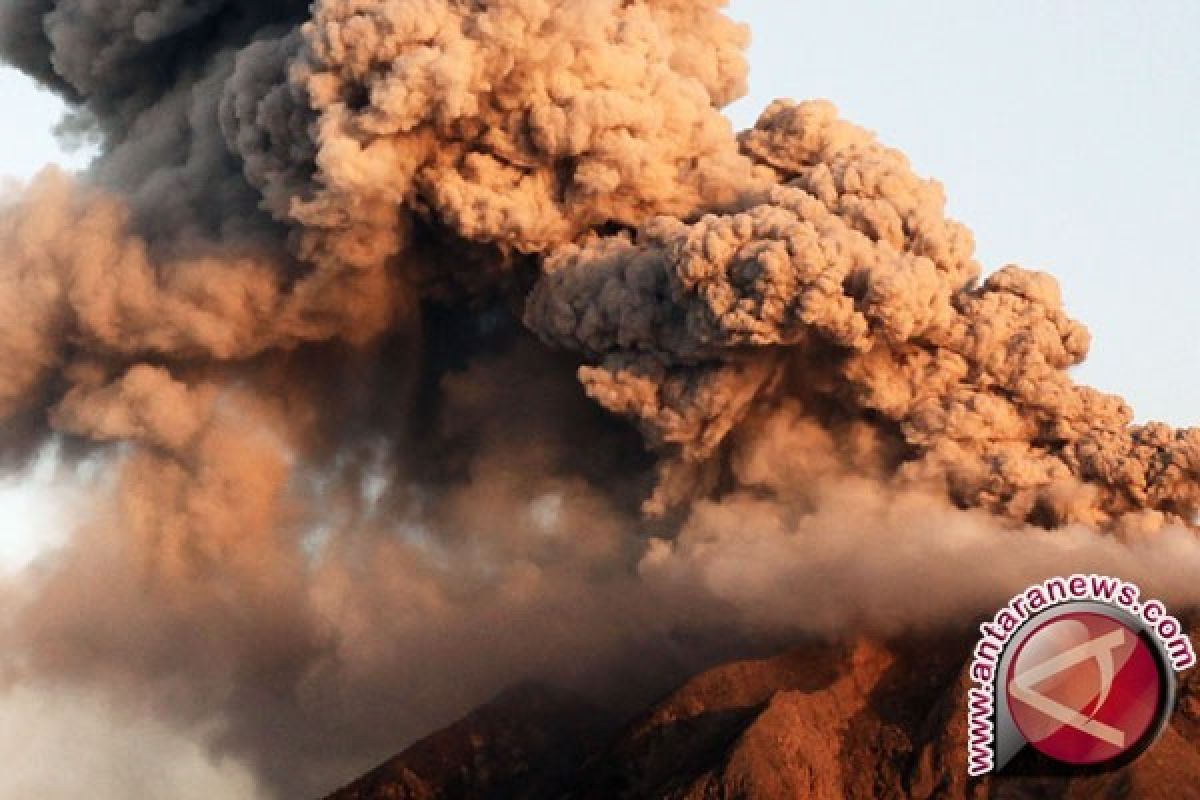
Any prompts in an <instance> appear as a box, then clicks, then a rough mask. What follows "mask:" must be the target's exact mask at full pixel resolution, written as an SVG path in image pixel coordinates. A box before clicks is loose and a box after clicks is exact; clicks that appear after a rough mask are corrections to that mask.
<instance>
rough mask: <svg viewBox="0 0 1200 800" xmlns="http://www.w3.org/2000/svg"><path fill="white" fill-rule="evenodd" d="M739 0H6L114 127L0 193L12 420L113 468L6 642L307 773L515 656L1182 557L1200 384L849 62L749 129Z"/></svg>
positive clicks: (1182, 568) (52, 75)
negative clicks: (891, 131) (928, 175)
mask: <svg viewBox="0 0 1200 800" xmlns="http://www.w3.org/2000/svg"><path fill="white" fill-rule="evenodd" d="M722 5H723V3H720V2H682V1H674V0H653V1H652V0H641V1H640V2H639V1H634V2H617V1H616V0H586V1H585V0H568V1H567V2H562V3H548V2H540V1H539V0H496V1H495V2H489V3H482V2H476V1H473V0H388V1H387V2H385V1H384V0H354V2H351V1H350V0H341V1H337V0H318V2H316V3H314V4H313V5H312V7H311V9H310V8H309V4H308V2H307V0H304V2H301V1H300V0H293V1H291V2H276V3H269V4H268V3H252V2H235V0H206V2H202V3H187V4H184V3H178V2H165V1H163V0H122V2H119V3H115V4H107V5H106V7H105V8H103V9H100V8H99V7H98V6H97V4H95V3H92V2H89V1H88V0H21V1H20V2H15V3H10V4H8V5H7V6H5V8H4V9H3V10H2V11H0V53H3V54H4V56H5V57H6V58H7V59H8V60H9V61H11V63H13V64H15V65H16V66H18V67H20V68H21V69H23V70H25V71H26V72H27V73H28V74H29V75H31V76H33V77H34V78H36V79H37V80H39V81H41V82H43V83H44V84H45V85H47V86H49V87H51V88H53V89H55V90H56V91H58V92H59V93H60V94H61V95H62V96H63V97H64V98H65V99H67V100H68V102H69V103H70V104H71V105H72V108H73V116H72V118H71V120H70V121H69V124H70V126H71V127H73V128H74V129H75V130H77V131H83V132H86V133H88V134H89V135H92V136H94V137H96V138H97V139H98V140H99V141H100V143H101V149H102V153H101V156H100V157H99V159H98V160H97V162H96V163H95V164H94V165H93V166H92V167H91V168H90V169H89V170H88V171H87V172H86V173H85V174H84V175H82V176H79V177H77V178H71V177H68V176H64V175H61V174H57V173H53V172H50V173H46V174H44V175H42V176H41V177H39V178H38V179H36V180H35V181H34V182H33V184H32V185H31V186H29V187H26V188H25V189H24V190H21V191H16V192H13V193H10V194H9V195H8V196H6V197H5V198H4V199H3V201H2V203H0V205H2V208H0V419H3V428H0V463H3V464H4V465H5V466H6V468H7V469H9V470H10V471H12V472H13V473H14V474H15V473H18V472H19V471H20V470H21V468H22V467H23V465H25V464H26V463H28V461H29V459H30V458H32V457H33V456H34V455H35V454H37V453H38V452H39V451H41V450H43V449H44V448H45V447H47V446H49V445H48V443H54V446H55V447H57V448H59V451H60V452H61V453H62V464H61V470H62V472H63V481H64V483H79V482H82V483H84V484H85V486H86V487H87V488H88V489H89V490H90V491H92V492H93V493H94V497H95V500H94V503H93V508H92V513H90V514H89V515H88V516H87V517H86V518H84V519H80V520H79V524H78V530H77V532H76V533H75V534H74V535H73V536H72V537H71V539H70V541H69V543H68V544H67V545H66V546H64V547H63V548H62V549H61V550H58V551H55V552H52V553H48V554H46V555H45V556H44V557H43V558H42V559H41V560H39V561H38V562H37V563H35V564H34V565H32V566H31V567H30V568H29V569H27V570H25V571H24V572H22V573H21V574H20V575H18V576H15V577H13V578H12V579H8V580H5V581H4V582H3V583H0V600H2V601H3V603H4V608H5V612H6V613H5V614H4V622H3V623H2V625H0V644H2V645H3V652H4V653H5V655H4V657H3V659H2V660H0V675H3V676H4V678H5V679H6V681H7V683H8V685H10V686H14V687H20V688H18V689H15V690H14V691H18V692H31V691H45V690H47V688H48V687H55V686H60V685H67V686H71V687H74V688H73V690H78V691H81V692H86V693H88V696H89V697H92V696H97V697H102V698H107V700H108V701H109V702H112V703H115V704H116V705H117V706H118V707H119V708H121V709H122V710H123V711H122V713H123V714H126V715H128V714H133V715H135V716H138V715H140V716H145V717H150V718H153V719H155V720H156V721H157V723H156V724H159V725H166V726H169V727H172V728H174V729H177V730H179V731H183V732H185V733H187V734H188V735H189V736H193V737H194V738H197V739H198V740H199V741H201V742H203V744H204V745H205V746H208V747H210V748H212V750H213V752H216V753H223V754H227V755H229V756H232V757H233V758H235V759H236V760H237V761H238V762H239V763H241V764H244V765H246V766H248V767H249V768H250V769H251V770H252V771H253V773H254V775H255V776H256V778H257V779H258V781H259V782H261V784H262V786H263V791H264V792H265V793H267V794H270V795H274V796H281V797H293V796H302V795H313V794H316V793H318V792H319V791H321V790H323V789H327V788H329V787H331V786H333V785H334V784H336V783H337V782H338V781H339V780H342V779H344V778H346V777H348V776H350V775H353V774H355V773H356V772H357V771H358V770H360V769H361V768H362V767H364V766H366V765H367V764H369V763H370V762H371V761H372V760H373V759H376V758H378V757H381V756H384V755H386V754H387V753H389V752H391V751H394V750H395V749H396V748H397V747H399V746H400V745H402V744H403V743H404V741H405V740H406V739H409V738H411V737H414V736H417V735H419V734H421V733H423V732H425V731H426V730H428V729H429V728H432V727H434V726H436V725H438V724H440V723H442V722H444V721H446V720H447V718H449V717H451V716H453V715H454V714H455V713H457V712H460V711H464V710H466V709H467V708H468V707H469V706H471V705H473V704H475V703H477V702H479V701H481V700H483V699H485V698H486V697H487V696H488V695H490V694H492V693H494V692H495V691H498V690H500V689H502V688H504V686H505V685H506V684H509V683H512V682H513V681H516V680H519V679H522V678H527V677H540V678H544V679H551V680H556V681H560V682H565V683H570V684H573V685H576V686H580V687H583V688H585V689H587V690H588V691H592V692H594V693H597V694H598V695H601V696H603V697H604V698H606V699H607V700H608V701H610V702H612V703H614V704H616V705H617V706H619V705H620V704H621V703H622V702H636V700H637V699H638V698H639V697H640V696H643V695H645V694H646V693H650V692H655V691H658V690H659V689H661V688H662V686H663V685H664V684H665V683H669V682H670V681H671V680H672V679H673V678H675V677H676V676H678V675H681V674H683V673H686V672H688V671H691V670H694V669H696V668H698V667H699V666H701V665H703V664H704V663H705V662H708V661H711V660H714V659H717V658H722V657H727V656H730V655H734V654H738V653H744V652H748V651H751V650H753V649H755V648H758V647H767V646H772V645H777V644H779V643H781V642H784V641H789V640H792V639H794V638H795V637H797V636H804V635H822V636H836V635H842V634H845V633H847V632H848V631H851V630H861V629H867V630H874V631H882V632H888V633H892V632H898V631H903V630H906V629H908V628H912V627H922V626H930V625H943V624H961V623H962V622H963V621H964V620H965V619H967V618H969V617H970V615H972V614H976V613H982V612H985V611H986V610H987V608H988V606H989V605H990V604H994V603H996V602H998V601H999V600H1001V599H1002V596H1003V595H1004V593H1005V592H1008V591H1011V590H1015V589H1018V588H1021V586H1022V585H1023V584H1024V583H1026V582H1031V581H1033V580H1038V579H1041V578H1043V577H1045V575H1046V574H1047V573H1049V572H1060V571H1073V570H1076V569H1099V570H1103V571H1108V572H1115V573H1119V574H1121V575H1123V576H1125V577H1129V578H1133V579H1137V580H1140V581H1142V582H1143V583H1144V584H1145V587H1146V589H1147V591H1157V592H1160V593H1163V594H1166V595H1167V596H1168V597H1169V598H1171V599H1173V600H1176V601H1179V602H1188V603H1193V602H1196V601H1197V600H1198V599H1200V598H1197V597H1196V596H1195V590H1194V589H1193V588H1192V583H1191V581H1190V580H1189V576H1190V575H1194V574H1195V571H1196V569H1197V567H1198V566H1200V548H1198V547H1197V546H1196V544H1195V541H1194V537H1193V534H1192V532H1191V530H1190V529H1189V528H1188V527H1187V525H1188V524H1189V523H1191V522H1192V521H1193V520H1194V517H1195V514H1196V510H1197V504H1198V503H1200V433H1198V432H1196V431H1180V432H1177V431H1173V430H1171V429H1169V428H1167V427H1165V426H1162V425H1149V426H1132V425H1131V415H1130V412H1129V410H1128V409H1127V408H1126V407H1125V405H1124V404H1123V403H1122V402H1121V401H1120V399H1119V398H1115V397H1111V396H1107V395H1103V394H1100V393H1098V392H1096V391H1094V390H1091V389H1088V388H1086V387H1080V386H1077V385H1075V384H1074V383H1073V382H1072V381H1071V379H1070V378H1069V376H1068V374H1067V369H1068V368H1069V367H1070V366H1072V365H1074V364H1077V363H1079V361H1080V360H1082V359H1083V357H1084V356H1085V354H1086V351H1087V347H1088V335H1087V332H1086V330H1085V329H1084V328H1083V327H1082V326H1081V325H1080V324H1079V323H1077V322H1075V321H1073V320H1071V319H1070V318H1069V317H1068V316H1066V314H1065V313H1064V311H1063V310H1062V304H1061V300H1060V297H1059V293H1058V288H1057V286H1056V284H1055V283H1054V281H1053V279H1052V278H1051V277H1049V276H1048V275H1044V274H1040V273H1031V272H1027V271H1024V270H1021V269H1019V268H1016V267H1005V268H1004V269H1002V270H1000V271H998V272H995V273H993V274H992V275H991V276H990V277H988V278H987V279H986V280H984V281H983V282H982V283H979V278H980V276H981V268H980V266H979V265H978V264H977V263H976V262H975V261H974V258H973V255H972V251H973V244H972V240H971V236H970V234H969V232H968V231H967V230H966V229H965V228H964V227H963V226H962V225H960V224H958V223H956V222H953V221H951V220H947V219H946V218H945V216H944V212H943V196H942V190H941V188H940V186H938V185H937V184H936V183H934V182H931V181H926V180H923V179H920V178H918V177H917V176H915V175H914V174H913V173H912V171H911V169H910V168H909V165H908V163H907V161H906V160H905V159H904V157H903V156H902V155H901V154H899V153H897V152H896V151H894V150H889V149H887V148H885V147H883V146H882V145H880V144H879V143H878V142H877V141H876V140H875V139H874V137H873V136H871V135H870V134H868V133H866V132H864V131H862V130H861V129H859V128H857V127H855V126H853V125H851V124H849V123H847V122H845V121H842V120H840V119H838V118H837V115H836V113H835V111H834V109H833V107H832V106H831V105H829V104H828V103H824V102H814V103H801V104H792V103H784V102H780V103H777V104H775V105H773V106H772V107H771V108H769V109H768V110H767V111H766V113H765V114H764V115H763V117H762V119H761V120H760V122H759V124H758V125H757V126H756V127H755V129H754V130H752V131H748V132H746V133H744V134H742V135H741V136H740V137H739V136H737V135H735V134H734V132H733V130H732V128H731V127H730V125H729V123H728V121H727V120H726V119H725V118H724V117H723V116H722V114H721V111H720V109H721V108H722V107H723V106H724V105H725V104H727V103H728V102H730V101H731V100H733V99H735V98H736V97H737V96H738V95H739V94H741V92H742V91H743V90H744V84H745V73H746V70H745V63H744V60H743V56H742V50H743V48H744V46H745V44H746V42H747V32H746V31H745V30H744V29H743V28H742V27H741V26H739V25H737V24H735V23H733V22H732V21H730V20H729V19H728V18H726V17H725V16H724V15H723V14H722V13H721V6H722ZM547 345H549V347H547ZM589 397H590V398H591V399H590V400H589V399H588V398H589ZM593 401H594V402H593ZM614 412H615V413H614ZM627 420H628V421H632V422H633V423H634V425H632V426H630V425H628V423H627ZM639 432H640V435H639ZM80 465H82V466H80ZM97 475H99V476H100V477H96V476H97ZM644 511H645V512H649V513H644ZM915 586H920V587H921V591H920V592H916V591H913V589H914V587H915ZM23 702H25V701H23ZM153 768H154V767H153V765H145V764H142V765H133V766H132V767H131V769H132V770H133V772H134V773H138V772H140V771H144V770H146V769H153ZM239 780H240V778H239ZM135 785H136V784H130V786H131V787H132V786H135ZM131 790H132V789H131Z"/></svg>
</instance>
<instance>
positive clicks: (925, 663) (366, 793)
mask: <svg viewBox="0 0 1200 800" xmlns="http://www.w3.org/2000/svg"><path fill="white" fill-rule="evenodd" d="M970 645H971V640H970V636H969V634H968V635H961V636H948V637H940V638H909V639H905V640H903V641H898V642H897V641H892V642H875V641H868V640H861V641H858V642H855V643H853V644H842V645H825V644H814V645H808V646H805V647H801V648H799V649H796V650H793V651H791V652H788V653H785V654H783V655H779V656H776V657H773V658H769V659H763V660H754V661H740V662H734V663H730V664H726V665H724V666H720V667H717V668H715V669H711V670H709V671H706V672H704V673H702V674H700V675H698V676H696V677H694V678H692V679H691V680H689V681H688V682H686V683H685V684H684V685H683V686H681V687H679V688H678V689H677V690H675V691H674V692H672V693H671V694H669V695H668V696H667V697H665V698H663V699H662V700H661V701H660V702H658V703H656V704H655V705H653V706H652V707H651V708H650V709H648V710H647V711H646V712H645V713H644V714H642V715H641V716H640V717H638V718H637V719H635V720H634V721H633V722H631V723H628V724H626V725H625V726H624V727H621V726H614V725H612V724H611V722H610V721H609V720H608V719H606V718H605V715H604V714H603V713H601V712H599V711H598V710H597V709H595V708H594V707H591V706H589V705H588V704H586V703H585V702H584V701H582V700H580V699H578V698H574V697H571V696H568V695H564V694H562V693H560V692H556V691H552V690H549V689H544V688H538V687H533V686H526V687H522V688H521V689H519V690H516V691H513V692H509V693H507V694H505V695H504V696H502V697H500V698H498V699H497V701H495V702H494V703H491V704H489V705H487V706H485V707H483V708H482V709H480V710H478V711H476V712H474V713H472V714H471V715H469V716H467V717H466V718H464V719H463V720H461V721H460V722H458V723H456V724H454V725H452V726H451V727H449V728H447V729H446V730H444V731H442V732H440V733H437V734H435V735H433V736H431V737H429V738H427V739H425V740H423V741H421V742H419V743H417V744H415V745H414V746H412V747H410V748H409V749H408V750H406V751H405V752H403V753H401V754H400V755H398V756H396V757H395V758H393V759H391V760H390V761H388V762H387V763H385V764H384V765H382V766H380V767H379V768H377V769H376V770H374V771H372V772H371V773H369V774H368V775H367V776H365V777H363V778H362V779H360V780H359V781H357V782H355V783H353V784H351V785H350V786H348V787H346V788H345V789H342V790H341V791H339V792H337V793H335V794H333V795H332V796H331V797H330V798H329V800H435V799H436V800H468V799H469V798H524V799H526V800H534V799H537V800H541V799H542V798H546V799H547V800H548V799H549V798H562V799H563V800H567V799H569V800H608V799H609V798H630V799H632V798H671V799H672V800H717V799H722V800H723V799H725V798H729V799H730V800H732V799H734V798H737V799H738V800H773V799H774V798H793V797H795V798H815V799H816V800H825V799H827V798H828V799H830V800H832V799H834V798H894V799H897V800H898V799H899V798H920V799H921V800H926V799H929V800H932V799H933V798H939V799H941V798H946V799H949V798H971V799H972V800H982V798H993V799H995V800H1015V799H1016V798H1068V800H1092V799H1093V798H1105V799H1112V800H1116V799H1117V798H1138V799H1140V798H1148V799H1149V800H1153V799H1154V798H1164V799H1165V798H1185V799H1186V798H1200V680H1197V679H1196V678H1195V677H1194V676H1192V675H1187V676H1185V677H1184V679H1183V680H1182V681H1181V685H1180V692H1179V701H1178V707H1177V709H1176V712H1175V714H1174V715H1173V717H1172V720H1171V724H1170V726H1169V727H1168V729H1167V730H1166V732H1165V733H1164V735H1163V737H1162V738H1161V739H1160V740H1159V742H1158V743H1157V744H1156V745H1155V746H1154V747H1153V748H1151V750H1150V751H1149V752H1148V753H1146V754H1145V755H1144V756H1143V757H1142V758H1140V759H1138V760H1137V761H1135V762H1134V763H1133V764H1131V765H1128V766H1126V767H1124V768H1121V769H1119V770H1116V771H1112V772H1108V773H1102V774H1092V775H1067V774H1065V773H1063V772H1062V771H1061V770H1058V769H1056V768H1055V767H1053V766H1051V765H1049V764H1047V763H1044V762H1040V761H1039V760H1038V759H1037V758H1036V757H1035V756H1031V755H1029V756H1026V755H1023V756H1022V757H1020V758H1019V759H1018V761H1017V762H1016V763H1015V766H1014V769H1012V770H1011V771H1010V772H1009V773H1006V774H1005V775H1003V776H1001V777H997V778H991V779H984V780H976V779H969V778H968V777H967V775H966V769H965V767H966V759H965V753H966V724H965V722H966V710H965V692H966V688H967V682H966V677H965V674H964V672H963V669H962V664H963V654H964V653H967V652H969V649H970Z"/></svg>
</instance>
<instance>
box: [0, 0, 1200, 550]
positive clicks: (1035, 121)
mask: <svg viewBox="0 0 1200 800" xmlns="http://www.w3.org/2000/svg"><path fill="white" fill-rule="evenodd" d="M732 9H733V13H734V14H735V16H738V17H739V18H741V19H745V20H747V21H749V22H750V23H751V24H752V26H753V28H754V31H755V41H754V45H753V48H752V51H751V65H752V72H751V96H750V98H748V99H747V100H744V101H742V102H740V103H738V104H737V105H736V106H734V107H733V108H732V109H731V111H730V113H731V115H732V116H733V118H734V119H735V121H736V122H737V123H738V124H739V125H740V126H746V125H749V124H751V123H752V122H753V119H754V117H755V115H756V114H757V112H758V110H759V109H761V108H762V107H763V106H764V105H765V104H766V103H767V102H769V100H770V99H772V98H774V97H777V96H789V97H795V98H808V97H827V98H830V99H832V100H833V101H834V102H836V103H837V104H838V105H839V106H840V107H841V109H842V111H843V113H844V114H845V115H846V116H847V117H849V118H850V119H853V120H854V121H856V122H858V123H860V124H862V125H865V126H866V127H869V128H871V129H873V130H875V131H876V132H878V133H879V134H880V135H881V137H882V138H883V139H884V140H885V141H886V142H888V143H890V144H892V145H895V146H897V147H900V148H901V149H903V150H905V151H906V152H907V153H908V154H909V156H910V157H911V158H912V160H913V162H914V164H915V165H916V167H917V169H918V170H919V171H920V172H922V173H923V174H927V175H932V176H934V177H937V178H938V179H940V180H941V181H942V182H943V183H944V184H945V185H946V187H947V191H948V194H949V197H950V207H951V211H952V212H953V213H954V214H955V215H956V216H958V217H959V218H960V219H962V220H964V221H965V222H966V223H967V224H968V225H970V227H971V228H972V229H973V230H974V231H975V234H976V238H977V239H978V242H979V250H980V256H981V259H982V261H983V263H984V265H985V268H987V269H988V270H991V269H995V268H997V267H999V266H1001V265H1003V264H1005V263H1009V262H1015V263H1020V264H1022V265H1024V266H1028V267H1034V268H1039V269H1046V270H1049V271H1051V272H1054V273H1055V274H1056V275H1058V277H1059V279H1060V280H1061V281H1062V283H1063V287H1064V293H1065V295H1066V298H1067V304H1068V308H1069V309H1070V310H1071V311H1072V313H1074V314H1075V315H1076V316H1077V317H1079V318H1081V319H1083V320H1084V321H1085V322H1087V323H1088V325H1089V326H1090V327H1091V329H1092V332H1093V334H1094V338H1095V345H1094V348H1093V354H1092V358H1091V359H1090V361H1089V363H1088V364H1087V365H1085V366H1084V367H1083V368H1081V369H1080V370H1079V371H1078V375H1079V377H1080V378H1081V379H1084V380H1086V381H1088V382H1090V383H1092V384H1094V385H1096V386H1099V387H1100V388H1103V389H1107V390H1110V391H1116V392H1119V393H1121V394H1123V395H1125V396H1126V397H1127V398H1128V399H1129V400H1130V401H1131V402H1132V403H1133V405H1134V407H1135V408H1136V410H1137V412H1138V416H1139V417H1140V418H1151V417H1152V418H1160V419H1165V420H1167V421H1170V422H1173V423H1176V424H1188V423H1190V424H1200V402H1198V401H1200V370H1197V365H1198V362H1200V332H1198V331H1197V324H1196V316H1195V300H1194V298H1195V296H1196V294H1197V292H1198V291H1200V277H1197V275H1196V271H1197V267H1198V266H1200V255H1198V253H1197V246H1196V242H1195V240H1194V239H1192V236H1191V234H1192V232H1193V230H1192V229H1193V227H1194V226H1195V225H1196V222H1197V217H1198V216H1200V200H1197V195H1196V193H1195V192H1196V191H1197V189H1198V188H1200V136H1198V135H1197V131H1198V130H1200V47H1197V46H1196V35H1197V32H1200V2H1194V1H1193V0H1156V1H1155V2H1154V3H1134V2H1132V1H1130V2H1117V1H1116V0H1089V2H1086V3H1085V2H1082V0H1075V1H1074V2H1067V0H1057V2H1039V3H1033V2H1022V3H1000V2H972V3H962V2H951V1H950V0H942V1H940V2H921V3H916V2H898V1H893V2H881V1H880V0H876V1H875V2H866V1H865V0H858V1H857V2H838V3H816V2H805V3H799V2H794V1H791V0H775V1H770V0H753V1H752V0H734V2H733V4H732ZM0 97H2V98H3V99H4V106H5V109H6V115H5V120H4V122H3V126H2V127H0V175H4V174H7V175H15V176H24V177H28V176H30V175H32V174H33V173H34V172H36V171H37V169H38V168H39V167H40V166H41V165H42V164H43V163H44V162H46V161H50V160H58V161H64V160H66V161H68V162H73V163H78V160H79V159H78V157H75V158H65V157H64V156H63V154H62V153H61V152H60V151H59V150H58V149H57V147H56V144H55V142H54V139H53V136H52V134H51V128H52V127H53V125H54V123H55V121H56V119H57V117H58V114H59V111H60V109H59V107H58V106H57V104H56V103H55V101H54V100H53V99H52V98H50V97H48V96H46V95H44V94H40V93H38V92H37V91H35V90H34V89H33V87H32V86H31V85H30V84H29V83H28V82H27V81H26V80H24V79H23V78H22V77H21V76H19V75H17V74H16V73H14V72H12V71H11V70H0ZM5 486H6V484H4V483H0V533H2V534H4V535H0V563H3V561H4V559H5V553H6V551H7V552H8V554H9V557H10V560H11V557H12V555H13V554H15V553H18V552H25V551H26V550H27V548H28V542H29V541H30V540H31V538H32V532H33V531H35V530H38V531H41V532H42V533H43V534H47V533H49V528H50V527H51V526H52V523H51V522H50V520H51V519H52V518H51V517H49V516H46V512H47V510H48V509H49V508H51V507H52V504H50V503H49V502H48V501H46V500H43V499H39V498H40V497H42V495H41V494H40V493H31V492H30V490H29V489H28V488H27V487H18V486H15V485H14V484H13V483H12V482H9V483H8V484H7V486H8V488H5Z"/></svg>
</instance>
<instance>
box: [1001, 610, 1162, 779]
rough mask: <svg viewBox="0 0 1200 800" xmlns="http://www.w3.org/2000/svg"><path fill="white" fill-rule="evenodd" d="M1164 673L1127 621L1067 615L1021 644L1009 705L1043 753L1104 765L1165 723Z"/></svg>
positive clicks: (1011, 676)
mask: <svg viewBox="0 0 1200 800" xmlns="http://www.w3.org/2000/svg"><path fill="white" fill-rule="evenodd" d="M1161 670H1162V667H1161V666H1160V664H1159V660H1158V659H1157V658H1156V657H1155V655H1154V653H1153V652H1152V651H1151V649H1150V646H1149V645H1148V644H1147V643H1146V641H1145V640H1144V639H1143V638H1142V637H1141V636H1140V635H1139V634H1138V633H1137V632H1136V631H1133V630H1131V629H1130V628H1129V627H1127V626H1126V625H1125V624H1123V623H1122V622H1120V621H1118V620H1116V619H1114V618H1112V617H1109V616H1107V615H1105V614H1101V613H1095V612H1085V611H1080V612H1075V613H1068V614H1063V615H1061V616H1058V617H1055V618H1054V619H1052V620H1050V621H1048V622H1046V623H1045V624H1043V625H1042V626H1041V627H1039V628H1037V629H1036V630H1034V632H1033V633H1031V634H1030V635H1029V636H1028V637H1027V638H1026V639H1025V640H1024V641H1023V642H1022V643H1021V645H1020V648H1019V649H1018V650H1017V652H1016V654H1015V656H1014V658H1013V659H1012V662H1011V664H1010V666H1009V669H1008V675H1007V681H1006V684H1005V686H1006V690H1007V692H1008V705H1009V709H1010V712H1011V715H1012V719H1013V722H1014V723H1015V724H1016V726H1017V728H1018V729H1019V730H1020V732H1021V735H1022V736H1024V737H1025V739H1026V740H1027V741H1028V742H1029V743H1030V744H1031V745H1033V746H1034V747H1035V748H1037V750H1039V751H1040V752H1042V753H1044V754H1045V755H1047V756H1049V757H1050V758H1053V759H1056V760H1058V761H1063V762H1066V763H1068V764H1099V763H1101V762H1105V761H1110V760H1112V759H1115V758H1119V757H1120V756H1122V755H1124V754H1125V753H1128V752H1130V751H1131V750H1134V749H1136V748H1138V747H1139V746H1140V745H1141V744H1143V740H1144V738H1145V737H1146V736H1147V734H1148V733H1150V731H1151V727H1152V726H1153V725H1154V723H1155V721H1156V720H1157V719H1158V717H1159V712H1160V706H1161V704H1162V697H1163V691H1162V690H1163V686H1164V683H1163V675H1162V671H1161Z"/></svg>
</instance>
